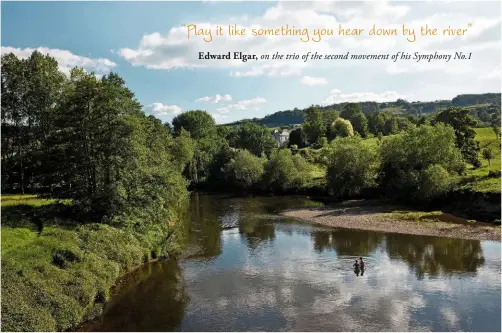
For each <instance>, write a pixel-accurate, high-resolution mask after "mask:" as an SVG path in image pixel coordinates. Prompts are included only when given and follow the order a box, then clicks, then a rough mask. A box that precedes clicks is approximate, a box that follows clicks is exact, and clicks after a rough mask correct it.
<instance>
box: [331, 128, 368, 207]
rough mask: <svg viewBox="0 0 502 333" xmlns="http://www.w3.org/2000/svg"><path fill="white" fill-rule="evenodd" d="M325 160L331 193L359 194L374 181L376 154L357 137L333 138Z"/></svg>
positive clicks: (337, 194) (336, 194)
mask: <svg viewBox="0 0 502 333" xmlns="http://www.w3.org/2000/svg"><path fill="white" fill-rule="evenodd" d="M327 160H328V161H327V166H328V169H327V173H326V182H327V185H328V188H329V190H330V193H331V194H332V195H335V196H339V197H344V196H351V195H355V194H359V193H360V191H361V190H362V189H364V188H367V187H370V186H372V185H373V184H374V182H375V177H376V172H375V162H376V156H375V154H374V151H373V150H372V149H371V148H370V147H369V146H367V145H365V144H364V143H363V142H362V139H361V138H359V137H345V138H343V137H342V138H340V137H339V138H336V139H335V140H333V141H332V142H331V144H330V145H329V148H328V153H327Z"/></svg>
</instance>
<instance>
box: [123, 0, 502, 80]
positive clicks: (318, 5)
mask: <svg viewBox="0 0 502 333" xmlns="http://www.w3.org/2000/svg"><path fill="white" fill-rule="evenodd" d="M499 14H500V4H498V3H493V2H492V3H484V4H483V6H479V5H478V4H477V3H476V2H470V3H465V2H463V3H462V4H461V6H460V5H459V6H455V7H452V6H451V5H447V4H443V3H437V2H421V3H420V6H418V3H413V2H408V3H398V4H395V3H390V2H387V1H383V2H381V1H379V2H373V1H372V2H318V1H315V2H308V3H307V2H282V1H280V2H278V3H276V4H273V5H271V7H270V8H268V9H267V10H266V11H265V12H264V13H263V14H262V15H259V16H255V17H248V18H245V19H243V20H240V21H235V19H234V18H232V17H229V18H228V19H221V20H219V21H217V22H216V21H215V22H211V23H208V22H199V23H197V27H198V28H203V29H211V31H212V32H213V35H212V41H211V42H210V43H207V42H204V41H203V40H202V38H201V37H200V36H199V37H197V36H191V38H190V39H188V38H187V29H186V28H183V27H173V28H171V29H170V30H169V31H168V32H166V33H161V32H155V33H152V34H149V35H145V36H143V38H142V39H141V40H140V41H139V45H138V46H137V47H136V48H123V49H121V50H120V51H119V54H120V55H121V56H122V57H123V58H124V59H126V60H127V61H129V62H130V63H132V64H133V65H135V66H145V67H147V68H152V69H173V68H196V67H215V68H225V69H229V71H230V75H232V76H233V77H256V76H271V77H280V76H292V75H301V74H302V73H303V71H304V70H305V69H306V68H310V67H318V68H323V69H324V68H339V67H342V66H343V67H347V66H352V67H355V68H357V69H359V70H364V68H365V67H372V68H380V69H381V70H382V71H385V72H388V73H393V74H402V73H407V72H414V73H421V72H423V71H427V72H430V73H436V74H437V75H438V76H439V75H444V72H445V71H447V72H448V73H451V74H461V75H466V74H470V75H471V76H472V75H474V73H479V72H480V71H481V72H483V71H485V70H486V69H487V67H490V66H492V67H493V66H494V65H496V64H498V63H500V33H499V32H498V31H494V28H496V26H497V25H500V15H499ZM234 22H240V24H238V26H239V27H240V28H245V29H247V31H248V35H247V36H244V37H240V38H236V37H235V36H226V35H225V36H216V35H214V29H215V27H216V25H223V26H226V25H227V24H229V23H234ZM425 23H427V24H429V26H433V27H436V28H438V29H439V30H440V31H441V29H443V28H447V27H448V26H451V27H452V28H468V27H467V25H468V23H471V24H472V26H471V27H469V28H468V29H469V30H468V31H467V33H466V34H465V36H456V37H446V36H417V40H416V42H414V43H410V42H408V41H406V38H405V37H404V36H402V35H400V31H401V28H402V24H404V25H406V27H408V28H415V29H416V31H417V32H418V30H419V29H420V25H422V24H425ZM286 24H287V25H289V27H290V28H291V27H293V26H294V28H296V29H306V28H308V29H309V31H310V34H309V37H310V38H313V37H314V36H313V34H312V32H313V29H317V28H324V29H334V30H335V36H323V38H322V41H321V42H318V43H316V42H308V43H302V42H301V41H300V38H301V36H298V35H296V36H267V37H263V36H262V37H258V36H251V34H250V33H249V32H250V31H251V29H253V28H280V27H281V26H285V25H286ZM339 24H342V26H343V27H344V28H346V29H347V28H359V27H362V28H364V29H365V33H364V34H363V35H361V36H343V37H341V36H337V34H338V27H339ZM373 24H375V26H376V27H377V28H378V27H380V28H396V29H398V31H399V35H398V36H387V37H376V36H368V35H367V34H366V33H367V32H368V31H369V30H370V29H371V27H372V26H373ZM487 41H492V42H496V43H497V45H495V46H494V49H492V50H478V51H476V52H475V54H474V55H475V58H473V59H472V60H470V61H464V62H455V63H451V62H450V63H445V62H436V63H419V64H414V63H413V61H401V62H397V63H393V62H392V61H391V60H385V61H381V60H378V61H361V60H345V61H336V60H308V61H306V62H305V61H302V60H301V55H303V54H305V53H306V50H307V49H308V51H310V52H311V53H315V52H318V53H319V54H343V53H346V52H347V51H350V52H351V53H357V54H381V53H384V54H385V53H390V54H394V53H395V52H397V51H402V52H408V53H413V52H415V51H417V50H418V51H420V52H422V53H426V52H434V51H438V52H446V51H448V52H454V51H464V52H471V51H470V50H471V49H473V48H474V47H475V46H476V45H478V44H480V43H483V42H487ZM229 50H239V51H241V52H243V53H244V54H256V55H258V56H259V55H264V54H267V55H272V54H275V53H277V52H278V53H280V54H296V55H299V56H300V59H299V60H286V59H283V60H268V61H267V60H259V61H255V60H249V61H247V62H242V61H241V60H237V59H229V60H206V59H198V52H203V53H204V54H205V53H207V52H209V53H211V54H221V53H225V54H226V53H227V52H228V51H229ZM472 52H474V51H472ZM231 54H232V53H231ZM407 67H410V68H411V69H410V70H406V69H403V68H407Z"/></svg>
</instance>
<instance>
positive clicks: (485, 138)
mask: <svg viewBox="0 0 502 333" xmlns="http://www.w3.org/2000/svg"><path fill="white" fill-rule="evenodd" d="M475 130H476V138H475V139H476V140H477V141H479V148H481V150H480V152H479V160H480V161H481V162H482V164H483V166H482V167H481V168H479V169H474V168H473V167H472V166H469V167H468V170H467V176H466V179H468V183H467V184H466V185H465V186H467V187H471V188H472V189H474V190H475V191H477V192H483V193H486V192H492V193H500V185H501V184H500V177H495V178H488V172H489V171H500V170H501V169H500V140H499V139H497V137H496V135H495V133H494V132H493V129H491V128H476V129H475ZM484 148H489V149H491V150H492V151H493V153H494V158H493V160H492V161H491V162H490V163H488V161H487V160H485V159H483V156H482V155H481V151H482V150H483V149H484Z"/></svg>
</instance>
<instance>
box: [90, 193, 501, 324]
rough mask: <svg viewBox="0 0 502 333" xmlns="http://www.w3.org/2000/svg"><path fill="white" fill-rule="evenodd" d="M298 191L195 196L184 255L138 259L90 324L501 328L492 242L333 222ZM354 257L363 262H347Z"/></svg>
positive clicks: (496, 246)
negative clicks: (301, 214) (314, 214)
mask: <svg viewBox="0 0 502 333" xmlns="http://www.w3.org/2000/svg"><path fill="white" fill-rule="evenodd" d="M314 205H320V204H319V203H315V202H312V201H309V200H307V199H306V198H302V197H296V198H293V197H273V198H235V197H230V196H228V197H227V196H222V195H204V194H200V193H194V194H193V197H192V200H191V204H190V210H189V218H188V220H189V221H190V222H189V224H188V228H189V229H190V232H189V237H188V240H187V242H188V246H187V249H186V252H185V255H184V258H183V259H178V260H170V261H163V262H155V263H152V264H149V265H146V266H144V267H143V268H141V269H140V270H138V271H137V272H135V273H134V274H132V276H131V278H130V279H128V281H127V283H125V284H123V285H121V286H120V287H119V288H117V291H116V293H115V295H114V296H113V297H112V300H111V301H110V302H109V303H108V304H107V305H106V307H105V311H104V314H103V316H102V317H100V318H98V319H97V320H95V321H93V322H88V323H86V324H85V325H84V326H83V327H82V328H83V329H85V330H92V331H459V330H461V331H500V329H501V313H500V311H501V289H500V273H501V268H500V267H501V244H500V242H489V241H484V242H480V241H473V240H461V239H452V238H438V237H429V236H415V235H399V234H388V233H377V232H368V231H357V230H346V229H332V228H325V227H319V226H313V225H310V224H306V223H303V222H300V221H297V220H294V219H291V218H286V217H281V216H279V215H278V214H277V213H278V212H279V211H281V210H283V209H287V208H297V207H305V206H314ZM360 256H361V257H363V258H364V260H365V262H366V269H365V271H364V273H363V274H361V272H358V273H359V274H356V273H355V272H354V270H353V268H352V264H353V262H354V261H355V259H356V258H359V257H360Z"/></svg>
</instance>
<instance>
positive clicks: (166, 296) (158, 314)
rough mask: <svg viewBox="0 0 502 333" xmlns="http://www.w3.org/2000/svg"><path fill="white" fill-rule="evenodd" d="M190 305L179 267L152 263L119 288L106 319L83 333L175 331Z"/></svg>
mask: <svg viewBox="0 0 502 333" xmlns="http://www.w3.org/2000/svg"><path fill="white" fill-rule="evenodd" d="M159 300H161V304H159ZM188 301H189V297H188V294H187V291H186V286H185V284H184V281H183V276H182V274H181V270H180V266H179V263H178V262H177V261H176V260H170V261H156V262H152V263H151V264H149V265H146V266H144V267H142V268H140V269H139V270H138V271H136V272H134V274H133V275H132V276H131V277H130V278H129V279H127V281H125V283H124V284H123V285H119V286H118V287H117V288H116V290H115V292H114V295H113V297H112V300H111V301H110V302H109V303H108V304H106V307H105V310H104V315H103V316H102V317H101V318H99V319H97V320H95V321H92V322H88V323H86V324H84V325H82V326H81V327H80V328H79V331H82V332H85V331H119V332H120V331H125V332H135V331H175V330H177V329H178V327H179V325H180V323H181V321H182V320H183V318H184V316H185V311H186V307H187V304H188ZM159 305H161V306H159Z"/></svg>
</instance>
